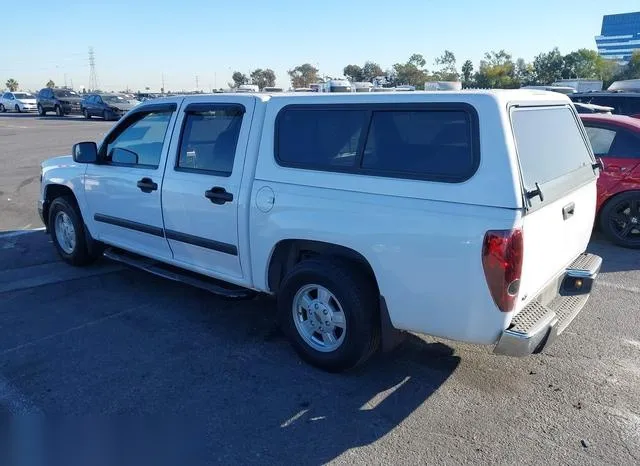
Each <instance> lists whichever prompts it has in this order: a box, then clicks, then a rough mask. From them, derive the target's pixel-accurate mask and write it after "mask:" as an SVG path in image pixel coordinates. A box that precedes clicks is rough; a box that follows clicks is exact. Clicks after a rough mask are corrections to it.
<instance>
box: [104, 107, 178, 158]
mask: <svg viewBox="0 0 640 466" xmlns="http://www.w3.org/2000/svg"><path fill="white" fill-rule="evenodd" d="M170 119H171V112H150V113H144V114H141V115H135V117H134V118H133V119H132V120H129V122H125V123H124V125H125V126H124V127H123V129H122V130H121V131H118V132H116V133H115V134H114V136H113V139H111V140H109V141H107V146H106V151H105V152H104V154H103V156H104V157H105V160H106V162H107V163H114V164H117V162H112V159H111V156H112V152H113V149H115V148H121V149H127V150H128V151H130V152H133V153H135V154H136V155H137V157H138V163H137V164H136V165H139V166H144V167H152V168H157V167H158V165H159V164H160V157H161V155H162V146H163V144H164V136H165V133H166V132H167V127H168V126H169V120H170Z"/></svg>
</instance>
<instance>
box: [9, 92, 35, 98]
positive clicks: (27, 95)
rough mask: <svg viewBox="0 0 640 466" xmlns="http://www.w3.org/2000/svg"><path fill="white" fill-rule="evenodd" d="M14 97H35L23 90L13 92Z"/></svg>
mask: <svg viewBox="0 0 640 466" xmlns="http://www.w3.org/2000/svg"><path fill="white" fill-rule="evenodd" d="M13 95H14V96H15V98H16V99H35V97H34V96H33V95H32V94H27V93H25V92H16V93H15V94H13Z"/></svg>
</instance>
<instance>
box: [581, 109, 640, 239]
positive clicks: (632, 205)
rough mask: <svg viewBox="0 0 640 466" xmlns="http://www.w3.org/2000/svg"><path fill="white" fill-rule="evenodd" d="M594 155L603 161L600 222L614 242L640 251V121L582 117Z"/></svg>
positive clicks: (605, 115) (618, 117)
mask: <svg viewBox="0 0 640 466" xmlns="http://www.w3.org/2000/svg"><path fill="white" fill-rule="evenodd" d="M580 118H582V122H583V123H584V126H585V128H586V130H587V134H588V135H589V139H590V141H591V146H592V147H593V152H594V154H595V155H596V157H600V158H602V161H603V162H604V171H603V172H602V174H601V175H600V178H599V180H598V220H597V221H598V222H599V225H600V229H601V230H602V232H603V233H604V234H605V235H606V236H607V237H608V238H609V239H610V240H611V241H613V242H614V243H616V244H619V245H620V246H624V247H628V248H640V119H637V118H631V117H628V116H622V115H608V114H581V115H580Z"/></svg>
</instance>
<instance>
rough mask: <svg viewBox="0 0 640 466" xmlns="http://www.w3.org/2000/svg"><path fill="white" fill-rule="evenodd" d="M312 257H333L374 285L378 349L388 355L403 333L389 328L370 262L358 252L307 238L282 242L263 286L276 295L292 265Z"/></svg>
mask: <svg viewBox="0 0 640 466" xmlns="http://www.w3.org/2000/svg"><path fill="white" fill-rule="evenodd" d="M312 257H334V258H337V259H339V260H342V261H345V262H347V263H349V264H351V265H354V266H356V267H357V268H358V269H359V270H360V271H361V272H362V273H364V274H365V275H367V276H368V277H369V278H370V279H371V281H372V283H373V284H374V286H375V289H376V292H377V295H378V304H379V308H378V309H377V311H378V313H379V314H378V317H379V325H380V337H381V349H382V351H383V352H388V351H391V350H393V349H394V348H395V347H397V346H398V345H399V344H400V343H402V341H403V340H404V337H405V333H404V332H402V331H400V330H398V329H396V328H395V327H394V326H393V323H392V321H391V317H390V315H389V309H388V308H387V303H386V300H385V298H384V296H383V295H382V293H381V292H380V285H379V283H378V280H377V278H376V274H375V271H374V269H373V266H372V265H371V262H370V261H369V260H367V258H366V257H365V256H364V255H363V254H362V253H360V252H358V251H356V250H354V249H352V248H350V247H347V246H344V245H340V244H335V243H329V242H324V241H316V240H309V239H283V240H280V241H279V242H278V243H276V245H275V246H274V248H273V250H272V252H271V256H270V258H269V261H268V266H267V286H268V289H269V291H271V292H272V293H277V292H278V290H279V287H280V284H281V283H282V280H283V279H284V277H285V276H286V274H287V272H288V271H289V270H291V269H292V268H293V267H294V266H295V265H296V264H298V263H299V262H301V261H302V260H305V259H308V258H312Z"/></svg>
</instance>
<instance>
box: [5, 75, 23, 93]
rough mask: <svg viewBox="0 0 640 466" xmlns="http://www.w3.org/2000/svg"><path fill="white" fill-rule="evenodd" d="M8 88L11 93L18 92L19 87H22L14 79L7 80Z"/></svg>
mask: <svg viewBox="0 0 640 466" xmlns="http://www.w3.org/2000/svg"><path fill="white" fill-rule="evenodd" d="M6 86H7V88H8V89H9V90H10V91H11V92H14V91H17V90H18V87H20V86H19V84H18V81H16V80H15V79H13V78H11V79H8V80H7V82H6Z"/></svg>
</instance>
